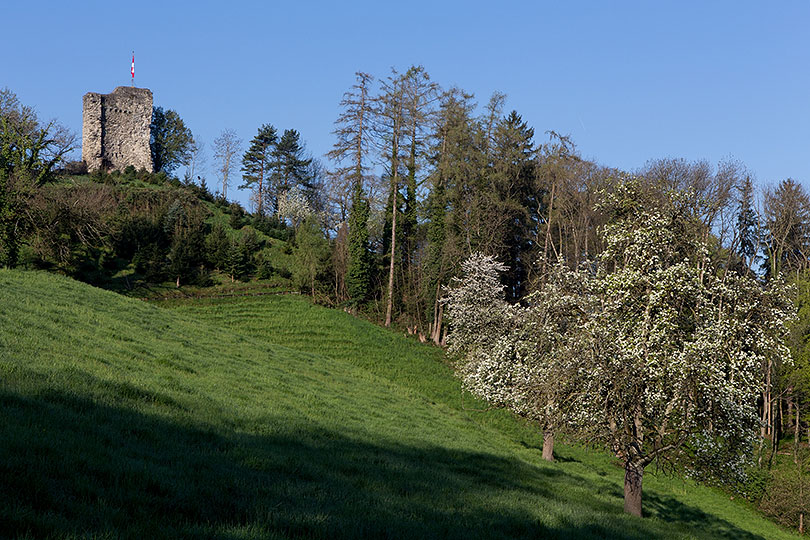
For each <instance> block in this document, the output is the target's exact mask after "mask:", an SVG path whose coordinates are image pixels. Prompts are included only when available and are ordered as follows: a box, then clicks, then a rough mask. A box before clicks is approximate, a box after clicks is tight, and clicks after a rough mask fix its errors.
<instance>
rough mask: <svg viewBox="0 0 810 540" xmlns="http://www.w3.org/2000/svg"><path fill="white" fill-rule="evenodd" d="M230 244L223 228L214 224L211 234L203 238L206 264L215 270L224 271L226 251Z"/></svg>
mask: <svg viewBox="0 0 810 540" xmlns="http://www.w3.org/2000/svg"><path fill="white" fill-rule="evenodd" d="M229 249H230V243H229V242H228V235H227V233H226V232H225V227H223V226H222V225H220V224H219V223H216V224H214V227H213V228H212V229H211V232H210V233H209V234H208V236H207V237H206V238H205V251H206V258H207V260H208V263H209V264H210V265H211V266H212V267H213V268H216V269H217V270H225V269H227V267H228V250H229Z"/></svg>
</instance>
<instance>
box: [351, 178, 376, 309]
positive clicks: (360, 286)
mask: <svg viewBox="0 0 810 540" xmlns="http://www.w3.org/2000/svg"><path fill="white" fill-rule="evenodd" d="M369 212H370V208H369V203H368V199H367V198H366V196H365V193H364V192H363V187H362V185H361V184H360V182H355V185H354V194H353V196H352V208H351V211H350V213H349V265H348V269H347V271H346V288H347V290H348V293H349V298H350V301H351V302H352V304H353V305H354V306H355V307H356V306H358V305H359V304H362V303H363V302H365V301H367V300H368V299H369V298H370V297H371V271H372V258H371V250H370V249H369V242H368V238H369V237H368V217H369Z"/></svg>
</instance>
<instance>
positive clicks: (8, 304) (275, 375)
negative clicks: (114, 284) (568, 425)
mask: <svg viewBox="0 0 810 540" xmlns="http://www.w3.org/2000/svg"><path fill="white" fill-rule="evenodd" d="M461 403H462V402H461V392H460V390H459V387H458V383H457V382H456V381H455V380H454V379H453V378H452V375H451V373H450V370H449V369H448V368H447V367H446V366H445V365H444V364H443V363H442V362H441V355H440V352H439V351H437V350H435V349H432V348H430V347H427V346H423V345H420V344H418V343H415V342H414V341H412V340H410V339H408V338H406V337H403V336H398V335H395V334H393V333H390V332H386V331H384V330H382V329H379V328H376V327H374V326H372V325H370V324H367V323H365V322H363V321H360V320H357V319H354V318H352V317H350V316H349V315H347V314H344V313H341V312H336V311H329V310H326V309H323V308H319V307H315V306H311V305H310V304H309V303H308V302H307V301H306V299H304V298H296V297H290V296H283V297H281V296H280V297H266V296H265V297H257V298H252V299H212V300H205V301H199V300H198V301H196V302H195V303H194V304H190V305H180V306H177V307H176V309H165V308H161V307H157V306H154V305H150V304H146V303H144V302H141V301H138V300H133V299H127V298H123V297H121V296H117V295H116V294H114V293H111V292H105V291H102V290H99V289H95V288H92V287H89V286H87V285H83V284H80V283H77V282H74V281H71V280H69V279H65V278H60V277H58V276H54V275H48V274H44V273H33V272H29V273H26V272H16V271H2V270H0V418H2V419H3V420H2V422H0V537H12V538H14V537H31V538H45V537H56V538H63V537H93V538H95V537H97V538H119V537H125V538H150V537H173V538H174V537H201V536H202V537H216V538H257V537H262V538H356V537H367V538H477V537H480V538H537V537H549V538H554V537H558V538H570V537H585V538H588V537H592V538H599V537H602V538H649V537H658V538H769V539H770V538H790V537H791V536H790V535H788V534H786V533H784V532H782V531H781V530H780V529H778V528H777V527H776V526H774V525H772V524H770V523H768V522H766V521H765V520H763V519H761V518H760V517H758V516H757V515H756V514H755V513H753V512H752V511H751V510H749V509H748V508H746V507H745V506H744V505H742V504H739V503H737V502H736V501H730V500H728V497H726V496H722V495H720V494H718V493H715V492H713V491H712V490H709V489H705V488H701V487H695V486H692V485H691V484H688V483H687V484H684V483H682V482H680V481H677V482H676V481H672V480H669V479H666V478H655V477H653V476H651V475H650V476H649V477H648V478H645V488H646V491H645V505H646V510H647V512H648V515H650V516H651V517H650V518H647V519H644V520H638V519H634V518H631V517H629V516H626V515H624V514H623V513H622V510H621V509H622V504H621V477H622V471H621V470H620V469H618V468H616V467H615V466H614V465H612V463H611V460H610V459H609V458H607V457H605V456H603V455H601V454H598V453H592V452H586V451H584V450H581V449H577V448H562V449H561V451H560V452H559V459H558V461H557V462H556V463H553V464H549V463H545V462H542V460H541V459H540V458H539V451H538V448H537V444H538V439H537V436H536V434H535V433H534V432H533V430H531V429H529V428H528V427H527V426H524V425H522V424H521V423H520V422H517V421H515V420H513V419H512V418H510V417H509V416H508V415H506V414H504V413H502V412H498V411H493V412H487V413H480V412H473V411H470V410H464V409H463V408H462V406H461ZM464 406H465V407H477V406H480V404H475V403H474V402H472V401H471V400H470V399H469V398H465V399H464Z"/></svg>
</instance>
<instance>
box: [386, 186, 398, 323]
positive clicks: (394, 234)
mask: <svg viewBox="0 0 810 540" xmlns="http://www.w3.org/2000/svg"><path fill="white" fill-rule="evenodd" d="M394 178H396V175H394ZM396 245H397V191H396V190H394V205H393V206H392V207H391V262H390V264H389V267H388V302H387V304H386V306H385V326H391V312H392V311H393V309H394V254H395V253H396Z"/></svg>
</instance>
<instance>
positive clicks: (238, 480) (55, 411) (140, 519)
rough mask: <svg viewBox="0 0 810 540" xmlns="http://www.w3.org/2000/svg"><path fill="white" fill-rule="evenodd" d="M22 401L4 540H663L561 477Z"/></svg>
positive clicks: (78, 405)
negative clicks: (70, 539) (570, 488)
mask: <svg viewBox="0 0 810 540" xmlns="http://www.w3.org/2000/svg"><path fill="white" fill-rule="evenodd" d="M92 384H93V383H91V385H92ZM32 395H33V397H32V396H21V395H18V394H14V393H10V392H8V391H0V418H2V419H3V420H2V422H1V423H0V487H1V488H2V489H0V537H7V536H8V537H25V536H28V537H35V538H40V537H65V536H70V535H87V536H94V537H96V536H98V537H123V538H160V537H164V538H165V537H172V538H177V537H187V538H190V537H216V538H254V537H259V538H287V537H292V538H420V539H421V538H464V539H468V538H540V537H542V538H555V537H559V538H571V537H577V538H578V537H607V538H647V537H650V536H656V535H658V534H660V533H661V529H660V525H661V524H660V522H659V523H658V524H657V525H653V524H650V523H648V522H644V521H641V520H633V519H632V518H628V517H626V516H622V515H621V513H620V511H621V505H620V501H619V502H617V504H616V505H615V509H614V510H613V511H612V512H613V513H611V510H605V508H601V507H597V506H598V505H595V504H592V503H591V502H590V501H588V500H584V501H583V500H581V499H582V498H583V497H582V493H581V492H574V493H558V492H556V490H557V489H559V486H560V485H562V484H561V483H562V482H573V483H574V484H580V485H582V484H586V486H585V487H587V488H588V489H590V488H593V489H594V490H596V489H598V488H599V486H595V485H591V484H592V482H591V481H590V480H587V479H582V478H580V477H576V476H572V475H568V474H567V473H565V472H564V471H562V470H560V469H559V468H554V467H548V468H538V467H533V466H530V465H528V464H526V463H524V462H522V461H519V460H516V459H514V460H513V459H504V458H501V457H497V456H492V455H489V454H484V453H471V452H465V451H453V450H448V449H443V448H429V447H428V448H425V447H416V446H408V445H404V444H391V443H389V442H379V443H375V442H373V441H368V440H357V439H353V438H351V437H349V436H345V435H343V434H341V433H338V432H333V431H328V430H322V429H317V428H312V427H310V426H307V425H306V424H304V423H297V424H295V425H290V424H289V421H288V423H287V424H283V423H282V420H279V419H268V420H267V421H266V422H262V423H261V424H260V425H261V426H265V425H266V427H267V431H268V434H267V435H266V436H255V435H248V434H243V433H238V432H234V431H230V430H225V429H222V430H221V431H222V433H217V432H214V431H212V430H209V429H207V428H205V427H200V426H198V425H194V424H193V423H192V422H191V421H188V422H187V423H186V425H182V424H183V421H182V420H176V421H174V422H167V421H166V420H164V419H163V418H161V416H160V415H159V414H154V415H152V414H149V415H146V414H139V413H137V412H135V411H134V410H132V408H131V405H133V404H134V405H136V406H137V405H138V403H137V400H140V401H141V402H144V401H149V399H150V397H149V396H148V395H146V396H135V397H134V398H133V399H135V400H136V401H133V402H132V403H129V404H127V405H125V404H123V403H119V404H117V405H116V406H109V405H101V404H99V403H97V402H94V401H91V400H88V399H86V398H83V397H77V396H76V395H73V394H68V393H62V392H58V391H56V390H45V389H41V390H39V391H37V392H32ZM150 403H154V402H150ZM140 405H141V406H142V405H143V403H140ZM150 407H152V405H150ZM170 408H171V404H169V405H166V408H165V409H159V408H158V409H154V410H156V411H158V412H161V411H162V412H169V409H170ZM150 410H152V409H150ZM175 413H176V411H175ZM177 417H178V418H181V419H182V418H186V416H184V415H183V413H180V414H178V415H177ZM602 487H604V486H602ZM495 490H496V492H495V493H494V494H493V493H492V491H495ZM510 497H511V498H513V499H518V500H520V499H523V500H525V499H527V498H528V499H530V500H532V501H536V504H537V505H540V506H543V505H545V504H547V503H548V501H549V500H555V499H557V500H560V499H562V500H563V505H562V506H563V507H568V508H570V507H573V508H575V509H576V510H575V512H579V511H580V509H581V513H580V514H575V515H583V516H584V517H583V518H582V519H581V520H580V521H578V522H575V523H570V525H567V524H566V523H568V522H570V515H569V516H568V518H567V519H568V521H566V517H565V516H558V517H559V519H556V520H555V519H554V518H553V516H554V512H553V511H552V510H549V512H551V515H552V519H551V520H550V521H551V522H556V523H558V525H556V526H554V527H549V526H546V525H543V524H542V523H539V522H538V521H537V518H535V517H533V516H531V515H529V514H527V513H525V512H521V511H519V510H516V507H517V506H518V504H515V505H514V506H509V504H508V501H509V500H510ZM652 499H653V500H652V501H651V502H652V504H655V505H662V506H666V507H667V508H668V510H666V511H664V510H663V509H659V513H661V514H664V513H673V514H676V515H677V516H676V517H677V519H678V520H686V521H687V522H694V524H695V527H696V531H700V532H699V533H698V534H705V535H706V536H707V537H712V536H723V535H727V536H733V537H735V538H746V537H748V538H754V537H751V536H746V533H745V532H744V531H740V530H737V529H735V528H734V527H733V526H732V525H731V524H729V523H727V522H725V521H722V520H719V519H717V518H715V517H713V516H709V515H706V514H703V513H702V512H700V511H699V510H697V509H694V508H689V507H686V506H683V505H679V503H677V502H676V501H671V500H665V499H660V498H659V499H656V498H652ZM647 500H648V501H650V498H648V499H647ZM504 501H507V502H504ZM532 504H535V503H534V502H533V503H532ZM606 506H608V507H609V505H606ZM555 508H559V505H558V506H555ZM557 512H559V509H558V510H557ZM607 518H609V519H607ZM600 522H601V523H600ZM560 523H561V524H560ZM726 533H727V534H726Z"/></svg>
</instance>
